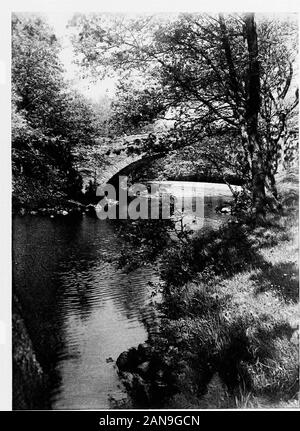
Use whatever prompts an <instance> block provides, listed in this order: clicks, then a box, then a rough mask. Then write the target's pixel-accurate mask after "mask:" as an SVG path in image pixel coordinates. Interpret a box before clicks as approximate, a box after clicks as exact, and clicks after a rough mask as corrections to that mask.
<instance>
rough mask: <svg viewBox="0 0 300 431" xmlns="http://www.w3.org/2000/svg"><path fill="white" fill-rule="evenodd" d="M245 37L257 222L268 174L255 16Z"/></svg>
mask: <svg viewBox="0 0 300 431" xmlns="http://www.w3.org/2000/svg"><path fill="white" fill-rule="evenodd" d="M244 21H245V36H246V40H247V47H248V55H249V57H248V58H249V59H248V71H247V75H248V76H247V100H246V129H247V134H248V151H249V154H250V158H251V160H252V166H251V173H252V196H253V207H254V211H255V216H256V220H257V221H258V222H259V221H261V220H263V219H264V218H265V212H266V211H265V207H266V191H265V182H266V173H265V167H264V159H263V154H262V149H261V145H262V143H261V142H260V139H259V131H258V114H259V110H260V103H261V100H260V68H259V61H258V44H257V33H256V25H255V20H254V14H253V13H249V14H246V15H245V18H244Z"/></svg>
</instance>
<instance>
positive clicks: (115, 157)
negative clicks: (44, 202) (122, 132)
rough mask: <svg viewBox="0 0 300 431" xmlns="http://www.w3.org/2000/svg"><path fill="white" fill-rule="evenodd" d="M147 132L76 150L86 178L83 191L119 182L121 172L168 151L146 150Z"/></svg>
mask: <svg viewBox="0 0 300 431" xmlns="http://www.w3.org/2000/svg"><path fill="white" fill-rule="evenodd" d="M147 136H148V135H145V134H144V135H134V136H127V137H126V138H123V139H119V140H118V141H116V142H115V143H113V144H112V143H109V145H103V144H101V145H99V146H97V145H96V146H94V147H91V148H90V149H87V148H82V149H81V150H80V151H79V150H78V151H77V152H76V153H74V156H75V160H76V159H77V160H78V162H77V166H76V167H77V170H78V172H79V173H80V175H81V176H82V180H83V192H85V191H86V190H87V189H88V187H89V185H93V186H97V187H98V186H104V185H105V184H106V183H108V182H115V181H116V179H117V177H118V175H127V174H128V172H130V170H131V169H134V168H137V167H138V166H143V165H144V164H145V163H147V162H150V161H152V160H155V159H158V158H161V157H163V156H164V155H165V153H164V152H161V151H160V152H151V153H149V152H145V150H143V148H142V139H144V138H145V137H147Z"/></svg>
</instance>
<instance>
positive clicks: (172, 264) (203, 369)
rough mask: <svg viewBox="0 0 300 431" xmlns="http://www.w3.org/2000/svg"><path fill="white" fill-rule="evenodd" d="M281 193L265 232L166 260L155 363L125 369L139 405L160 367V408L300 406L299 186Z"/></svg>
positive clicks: (282, 187)
mask: <svg viewBox="0 0 300 431" xmlns="http://www.w3.org/2000/svg"><path fill="white" fill-rule="evenodd" d="M278 190H279V193H280V195H281V199H282V204H283V209H282V210H281V212H280V213H279V214H275V215H270V216H268V219H267V221H266V223H265V225H264V226H262V227H257V228H255V229H251V228H250V227H249V226H247V225H245V224H243V223H242V222H239V223H226V224H224V225H223V226H222V227H221V228H220V229H219V230H218V231H215V232H211V233H206V234H203V233H201V232H199V234H198V235H197V236H194V237H193V238H192V239H190V240H189V241H187V242H186V243H180V244H178V245H176V246H174V247H173V249H168V250H166V251H165V252H164V254H163V257H162V265H161V270H160V272H161V278H162V280H163V283H164V302H163V304H162V306H161V307H160V308H161V310H160V311H161V312H162V316H163V317H162V319H161V323H160V329H159V331H158V333H157V334H156V335H152V336H150V337H149V340H148V345H149V346H150V349H151V352H152V353H151V356H150V358H149V357H148V358H146V359H147V360H146V361H144V362H146V365H145V364H144V365H143V366H142V367H141V363H138V364H137V365H136V367H133V368H132V366H131V370H127V371H126V370H125V369H124V365H123V369H122V366H121V367H120V371H121V378H123V381H124V382H125V385H126V383H127V386H128V381H129V382H131V387H129V392H130V393H131V395H132V396H134V393H135V392H136V390H137V385H136V382H137V381H138V387H139V388H140V389H139V392H141V385H142V384H143V381H144V388H145V389H146V390H147V391H148V393H149V391H150V392H151V390H152V386H153V378H152V377H151V372H150V371H149V370H151V369H154V368H155V367H154V365H153V361H154V362H155V361H156V363H157V358H159V362H160V363H159V367H158V368H159V373H160V376H159V380H160V384H161V387H164V388H167V390H165V396H164V399H163V400H161V401H160V406H159V407H160V408H162V407H164V408H278V407H297V406H298V398H297V397H298V390H299V387H298V386H299V354H298V352H299V327H298V322H299V305H298V298H299V289H298V264H297V261H298V259H297V256H298V176H297V175H295V174H290V175H285V176H282V177H281V178H278ZM119 362H120V361H119ZM145 367H146V368H147V370H148V371H149V373H148V375H146V374H145ZM127 368H128V366H127ZM156 370H157V368H156ZM124 371H125V372H126V373H127V374H125V379H124ZM128 372H129V373H131V375H133V377H134V378H133V379H132V378H131V376H130V375H128ZM143 373H144V374H143ZM136 376H138V378H137V377H136ZM155 379H156V378H155ZM155 379H154V384H156V383H155ZM156 380H157V379H156ZM149 403H151V399H150V400H148V406H149ZM156 407H157V406H156Z"/></svg>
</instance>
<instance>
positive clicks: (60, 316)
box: [13, 182, 230, 409]
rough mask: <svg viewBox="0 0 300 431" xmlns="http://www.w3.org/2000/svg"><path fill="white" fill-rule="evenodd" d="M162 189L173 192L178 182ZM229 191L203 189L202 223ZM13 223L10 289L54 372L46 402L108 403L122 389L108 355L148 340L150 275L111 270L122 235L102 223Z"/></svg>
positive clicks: (56, 405)
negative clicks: (145, 321)
mask: <svg viewBox="0 0 300 431" xmlns="http://www.w3.org/2000/svg"><path fill="white" fill-rule="evenodd" d="M195 184H196V183H193V187H194V188H195V187H196V186H195ZM186 185H187V183H185V186H186ZM198 186H200V185H199V184H198ZM166 187H167V189H169V191H170V190H171V192H172V193H173V194H174V195H176V191H178V190H179V187H180V183H179V182H176V183H174V182H172V183H166ZM202 187H203V185H202ZM227 196H230V193H229V191H228V188H227V187H224V186H223V185H220V187H219V185H216V184H212V185H209V186H205V214H204V216H205V225H207V224H208V225H210V226H213V225H214V224H218V223H219V222H220V216H219V215H217V214H216V213H215V211H214V208H215V206H216V205H218V204H219V203H220V202H221V201H222V200H224V198H227ZM13 226H14V227H13V263H14V265H13V282H14V289H15V291H16V292H17V294H18V297H19V298H20V300H21V303H22V306H23V311H24V317H25V321H26V324H27V327H28V330H29V332H30V335H31V338H32V340H33V343H34V345H35V347H36V350H37V354H38V359H39V360H40V362H41V363H42V364H43V366H44V367H45V369H46V371H47V372H48V373H49V375H50V377H51V383H52V384H51V393H50V394H49V398H50V407H51V408H53V409H69V408H70V409H85V408H86V409H88V408H90V409H93V408H94V409H99V408H110V403H109V396H110V395H111V396H113V397H114V398H124V397H125V394H124V391H123V389H122V388H121V387H120V386H119V385H120V383H119V381H118V377H117V373H116V370H115V368H114V365H113V363H111V362H107V359H108V358H110V357H111V358H113V359H114V360H115V359H116V358H117V356H118V355H119V354H120V353H121V352H122V351H124V350H126V349H128V348H129V347H131V346H136V345H137V344H139V343H141V342H143V341H144V340H145V339H146V338H147V333H146V330H145V327H144V325H143V324H142V322H141V313H140V311H141V309H142V307H143V306H144V305H145V302H146V300H147V298H148V287H147V286H148V283H149V282H153V281H155V280H156V274H155V272H154V271H153V270H152V269H150V268H147V267H143V268H139V269H137V270H135V271H132V272H130V273H125V272H123V271H122V270H119V269H117V268H116V266H115V264H114V263H112V262H111V261H112V260H113V258H114V256H115V254H116V251H117V250H119V249H120V246H121V243H120V241H121V240H120V239H119V238H118V237H117V235H116V233H115V231H114V228H113V226H112V225H111V224H110V223H109V222H107V221H100V220H98V219H91V218H85V217H84V218H83V219H82V220H71V219H68V218H60V219H49V218H47V217H30V216H25V217H15V219H14V223H13ZM146 314H147V313H146ZM143 318H145V313H144V315H143ZM146 318H147V315H146ZM149 318H150V316H149Z"/></svg>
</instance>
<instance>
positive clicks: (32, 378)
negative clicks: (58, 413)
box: [12, 295, 47, 410]
mask: <svg viewBox="0 0 300 431" xmlns="http://www.w3.org/2000/svg"><path fill="white" fill-rule="evenodd" d="M12 340H13V348H12V359H13V361H12V362H13V409H14V410H30V409H42V408H45V405H47V401H46V399H45V387H46V385H47V377H46V374H45V373H44V371H43V369H42V367H41V365H40V363H39V362H38V360H37V357H36V353H35V351H34V347H33V345H32V341H31V339H30V337H29V334H28V331H27V328H26V326H25V322H24V319H23V317H22V311H21V305H20V303H19V301H18V300H17V298H16V296H15V295H13V314H12Z"/></svg>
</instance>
